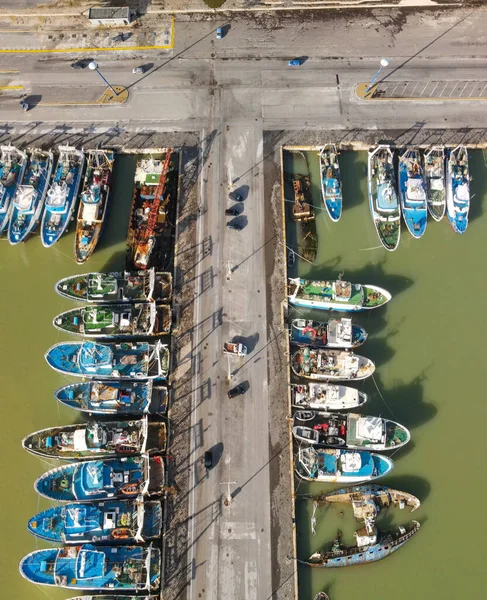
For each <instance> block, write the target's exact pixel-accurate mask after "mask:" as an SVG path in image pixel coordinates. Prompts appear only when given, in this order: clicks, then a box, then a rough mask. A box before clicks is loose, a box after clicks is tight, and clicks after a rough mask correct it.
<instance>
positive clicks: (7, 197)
mask: <svg viewBox="0 0 487 600" xmlns="http://www.w3.org/2000/svg"><path fill="white" fill-rule="evenodd" d="M27 162H28V158H27V154H26V153H25V152H22V151H21V150H18V149H17V148H16V147H15V146H12V145H10V144H9V145H8V146H0V235H1V234H2V233H4V232H5V231H6V229H7V227H8V223H9V220H10V215H11V208H12V200H13V198H14V196H15V194H16V192H17V188H18V186H19V184H20V182H21V181H22V178H23V177H24V172H25V169H26V166H27Z"/></svg>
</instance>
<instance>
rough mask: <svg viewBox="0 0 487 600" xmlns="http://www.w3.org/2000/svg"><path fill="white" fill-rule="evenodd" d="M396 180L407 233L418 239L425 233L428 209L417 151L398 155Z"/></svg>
mask: <svg viewBox="0 0 487 600" xmlns="http://www.w3.org/2000/svg"><path fill="white" fill-rule="evenodd" d="M397 180H398V185H397V187H398V190H399V197H400V199H401V212H402V216H403V219H404V222H405V223H406V227H407V228H408V230H409V233H410V234H411V235H412V236H413V237H415V238H420V237H421V236H422V235H423V234H424V232H425V231H426V225H427V222H428V209H427V206H426V204H427V203H426V192H425V189H424V179H423V168H422V166H421V156H420V153H419V151H418V150H404V151H403V152H402V153H401V154H400V155H399V168H398V172H397Z"/></svg>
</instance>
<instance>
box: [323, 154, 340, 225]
mask: <svg viewBox="0 0 487 600" xmlns="http://www.w3.org/2000/svg"><path fill="white" fill-rule="evenodd" d="M319 156H320V169H321V196H322V198H323V202H324V204H325V208H326V212H327V213H328V216H329V217H330V219H331V220H332V221H334V222H335V223H336V222H337V221H338V220H339V219H340V217H341V216H342V205H343V198H342V179H341V177H340V165H339V164H338V152H337V149H336V146H335V144H327V145H326V146H323V148H322V149H321V151H320V154H319Z"/></svg>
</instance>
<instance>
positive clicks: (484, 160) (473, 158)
mask: <svg viewBox="0 0 487 600" xmlns="http://www.w3.org/2000/svg"><path fill="white" fill-rule="evenodd" d="M468 162H469V170H470V175H471V177H472V181H471V182H470V198H471V202H470V211H469V221H475V219H478V218H479V217H481V216H482V214H483V212H484V209H483V203H484V202H485V199H486V197H487V150H470V152H469V153H468Z"/></svg>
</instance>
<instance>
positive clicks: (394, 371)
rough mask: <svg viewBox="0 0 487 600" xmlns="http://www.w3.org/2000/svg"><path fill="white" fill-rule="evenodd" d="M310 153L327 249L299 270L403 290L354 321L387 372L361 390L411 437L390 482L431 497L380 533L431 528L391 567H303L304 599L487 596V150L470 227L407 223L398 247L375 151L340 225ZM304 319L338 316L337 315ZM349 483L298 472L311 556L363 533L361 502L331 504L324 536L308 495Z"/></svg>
mask: <svg viewBox="0 0 487 600" xmlns="http://www.w3.org/2000/svg"><path fill="white" fill-rule="evenodd" d="M305 155H306V159H307V162H308V165H309V174H310V179H311V189H312V194H313V203H314V205H315V207H316V214H317V217H316V229H317V232H318V252H317V258H316V260H315V261H314V263H313V264H312V265H310V264H308V263H306V262H304V261H302V260H296V263H295V265H294V267H293V268H292V269H291V275H294V276H296V275H299V276H303V277H309V278H318V279H324V278H335V277H337V276H338V275H339V274H340V273H343V279H345V280H348V281H353V282H358V283H371V284H377V285H379V286H381V287H384V288H386V289H387V290H389V291H390V292H391V293H392V294H393V298H392V300H391V302H389V304H388V305H386V306H385V307H383V308H379V309H376V310H374V311H370V312H367V313H359V314H357V315H354V316H353V319H354V321H355V322H357V323H359V324H361V325H363V326H364V327H365V328H366V329H367V331H368V333H369V339H368V341H367V342H366V343H365V344H364V345H363V346H361V347H360V348H359V349H357V350H356V352H357V353H358V354H363V355H364V356H367V357H369V358H371V359H372V360H374V362H375V363H376V367H377V370H376V372H375V375H374V378H373V379H372V378H371V379H369V380H366V381H365V382H364V383H363V384H359V383H357V384H355V385H357V386H358V387H359V389H361V390H363V391H365V392H366V393H368V394H369V401H368V403H367V404H365V406H364V407H363V408H362V409H361V412H362V413H363V414H372V415H380V416H382V417H385V418H392V419H394V420H397V421H399V422H400V423H402V424H403V425H405V426H406V427H408V428H409V429H410V431H411V442H410V443H409V444H408V445H407V446H406V447H405V448H403V449H401V450H399V451H397V452H396V453H395V454H394V453H388V455H389V456H391V457H392V458H393V460H394V461H395V468H394V470H393V471H392V473H391V474H390V476H388V477H385V478H383V479H379V480H377V483H381V484H384V485H389V486H390V487H394V488H397V489H400V490H404V491H407V492H410V493H413V494H415V495H416V496H417V497H418V498H419V499H420V500H421V503H422V505H421V508H420V509H419V510H417V511H416V512H414V513H412V515H411V513H409V512H407V511H406V510H402V511H401V510H399V509H392V510H389V512H385V513H384V514H383V515H381V516H380V517H379V521H378V524H379V528H380V527H382V528H387V527H388V526H390V525H394V526H395V525H400V524H407V523H409V522H410V520H411V517H412V518H414V519H416V520H418V521H419V522H420V523H421V529H420V531H419V532H418V533H417V534H416V535H415V536H414V537H413V538H412V539H411V540H410V541H409V542H408V543H406V544H405V545H404V546H403V547H402V548H400V549H399V550H398V551H397V552H396V553H394V554H393V555H392V556H390V557H388V558H386V559H384V560H383V561H379V562H376V563H372V564H369V565H363V566H356V567H348V568H341V569H316V568H314V569H313V568H310V567H307V566H304V565H303V566H301V565H300V566H299V568H298V574H299V596H300V600H312V599H313V598H314V594H316V593H317V592H318V591H325V592H326V593H328V594H329V596H330V600H351V599H356V598H360V600H382V599H385V598H394V600H410V599H411V598H415V599H416V600H423V599H424V600H426V599H428V600H429V599H430V598H445V599H449V600H450V599H455V598H481V597H484V594H485V582H486V580H485V562H484V560H485V555H484V553H483V552H482V548H483V536H484V535H485V533H484V532H485V507H484V494H485V492H486V490H487V486H486V483H485V477H484V472H485V467H484V458H483V456H484V447H485V444H484V439H485V433H484V429H485V421H486V417H487V409H486V402H485V397H484V396H485V394H484V389H485V379H484V366H483V360H484V356H485V340H486V339H487V322H486V319H485V317H484V314H483V312H484V304H485V303H484V298H485V297H486V294H487V277H486V275H485V272H486V268H485V256H486V254H485V239H486V231H487V221H486V216H485V214H484V213H485V207H486V206H487V204H486V203H487V167H486V162H485V157H484V155H483V153H482V151H480V150H479V151H477V150H476V151H470V152H469V157H470V172H471V176H472V183H471V194H472V196H473V199H472V203H471V210H470V222H469V226H468V229H467V231H466V233H465V234H463V235H458V234H455V233H454V232H453V231H452V229H451V227H450V226H449V224H448V222H447V220H446V219H445V220H443V221H442V222H440V223H436V222H434V221H433V220H432V219H431V218H429V219H428V226H427V229H426V233H425V235H424V236H423V237H422V238H421V239H419V240H415V239H412V237H411V236H410V235H409V233H408V231H407V230H406V227H405V225H403V226H402V232H401V243H400V246H399V248H398V250H397V251H395V252H387V251H386V250H385V249H383V248H382V247H381V246H380V242H379V239H378V237H377V234H376V231H375V227H374V224H373V222H372V219H371V216H370V211H369V204H368V199H367V153H365V152H345V153H343V154H342V155H341V157H340V165H341V172H342V178H343V196H344V210H343V215H342V218H341V220H340V221H339V222H338V223H333V222H332V221H331V220H330V219H329V218H328V216H327V215H326V214H325V211H324V210H322V206H323V204H322V202H321V196H320V193H321V192H320V173H319V163H318V158H317V155H316V153H314V152H306V153H305ZM284 169H285V171H287V172H299V173H304V172H305V169H306V164H305V160H304V158H303V156H302V155H301V154H299V153H292V154H291V153H287V152H285V154H284ZM286 198H292V190H290V191H288V192H287V195H286ZM288 229H289V227H288ZM291 238H292V236H291ZM295 314H296V313H295ZM300 315H309V318H315V319H317V320H327V318H328V313H327V312H324V311H300ZM291 316H292V313H291ZM352 385H353V384H352ZM379 392H380V393H379ZM338 487H339V486H336V485H335V486H331V485H324V484H315V483H313V484H309V483H307V482H303V481H300V480H296V518H297V525H298V538H297V553H298V558H300V559H303V560H307V559H308V558H309V556H310V555H311V554H312V553H313V552H315V551H319V550H322V549H325V548H326V549H328V548H329V547H330V545H331V542H332V541H333V539H334V538H335V537H336V534H337V530H340V531H341V532H342V534H343V542H344V543H346V544H353V543H354V538H353V532H354V531H355V530H356V529H358V528H359V527H360V526H361V525H360V524H358V523H357V522H355V521H354V519H353V516H352V509H351V508H350V507H346V506H342V507H333V508H318V509H317V511H316V514H315V517H316V534H315V535H313V534H312V532H311V517H312V514H313V504H312V502H311V501H309V500H306V499H304V498H303V497H302V496H303V495H304V494H307V493H320V492H323V491H329V490H332V489H338ZM482 525H483V528H482Z"/></svg>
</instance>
